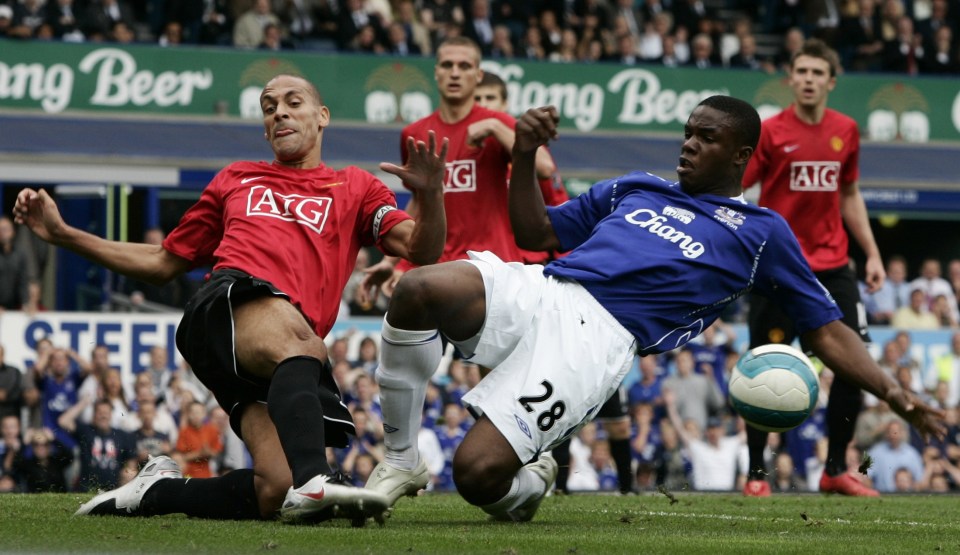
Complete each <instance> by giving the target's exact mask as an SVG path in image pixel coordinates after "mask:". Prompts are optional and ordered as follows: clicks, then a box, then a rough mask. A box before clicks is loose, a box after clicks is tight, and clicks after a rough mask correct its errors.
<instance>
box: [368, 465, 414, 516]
mask: <svg viewBox="0 0 960 555" xmlns="http://www.w3.org/2000/svg"><path fill="white" fill-rule="evenodd" d="M429 483H430V472H429V471H428V470H427V465H426V463H424V462H423V459H422V458H421V459H420V462H419V463H417V467H416V468H414V469H413V470H402V469H400V468H396V467H393V466H390V465H389V464H387V463H386V462H381V463H379V464H377V467H376V468H374V469H373V472H371V473H370V478H368V479H367V484H366V486H365V487H366V489H369V490H373V491H378V492H380V493H382V494H383V495H385V496H387V499H388V500H389V501H390V507H393V505H394V504H395V503H396V502H397V500H399V499H400V498H401V497H403V496H404V495H406V496H408V497H416V495H417V493H418V492H419V491H420V490H422V489H424V488H426V487H427V484H429Z"/></svg>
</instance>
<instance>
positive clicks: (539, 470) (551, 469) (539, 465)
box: [493, 455, 559, 522]
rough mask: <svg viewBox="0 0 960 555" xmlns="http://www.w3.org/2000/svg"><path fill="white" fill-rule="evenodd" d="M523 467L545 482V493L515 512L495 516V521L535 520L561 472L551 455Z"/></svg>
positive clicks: (541, 457)
mask: <svg viewBox="0 0 960 555" xmlns="http://www.w3.org/2000/svg"><path fill="white" fill-rule="evenodd" d="M523 467H524V468H527V469H529V470H531V471H532V472H533V473H534V474H536V475H537V476H538V477H539V478H540V479H541V480H543V481H544V483H545V484H546V486H545V487H544V488H543V493H541V494H540V495H538V496H536V497H532V498H530V499H529V500H527V502H526V503H524V504H523V505H520V506H519V507H517V508H515V509H513V510H510V511H505V512H504V513H502V514H499V515H493V518H494V520H507V521H510V520H512V521H514V522H527V521H529V520H531V519H533V515H535V514H537V509H539V508H540V503H541V502H542V501H543V498H544V497H546V496H547V494H548V493H549V492H550V489H551V488H552V487H553V483H554V482H555V481H556V480H557V471H558V470H559V467H558V466H557V461H556V459H554V458H553V457H551V456H550V455H541V456H540V458H539V459H537V460H535V461H533V462H531V463H527V464H525V465H524V466H523Z"/></svg>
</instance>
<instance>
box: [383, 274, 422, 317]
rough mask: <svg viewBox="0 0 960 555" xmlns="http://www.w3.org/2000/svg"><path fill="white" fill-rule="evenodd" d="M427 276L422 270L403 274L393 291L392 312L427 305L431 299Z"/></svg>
mask: <svg viewBox="0 0 960 555" xmlns="http://www.w3.org/2000/svg"><path fill="white" fill-rule="evenodd" d="M427 275H428V274H427V273H426V272H423V271H421V269H420V268H417V269H415V270H410V271H409V272H407V273H405V274H403V276H402V277H401V278H400V281H399V282H397V286H396V287H395V288H394V290H393V297H392V298H391V299H390V312H395V311H404V310H407V309H415V308H416V307H422V306H423V305H425V304H427V301H428V300H429V298H430V286H429V279H428V278H427Z"/></svg>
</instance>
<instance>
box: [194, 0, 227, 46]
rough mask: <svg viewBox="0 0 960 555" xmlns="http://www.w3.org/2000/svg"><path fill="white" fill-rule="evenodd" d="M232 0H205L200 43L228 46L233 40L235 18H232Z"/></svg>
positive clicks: (201, 18) (201, 17)
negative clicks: (230, 5) (230, 7)
mask: <svg viewBox="0 0 960 555" xmlns="http://www.w3.org/2000/svg"><path fill="white" fill-rule="evenodd" d="M229 2H230V0H204V2H203V14H202V15H201V16H200V30H199V33H200V34H199V39H198V40H199V42H200V44H215V45H221V46H227V45H229V44H230V43H231V42H232V37H231V34H232V29H233V20H232V19H231V18H230V9H229Z"/></svg>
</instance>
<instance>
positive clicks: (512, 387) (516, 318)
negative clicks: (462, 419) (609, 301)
mask: <svg viewBox="0 0 960 555" xmlns="http://www.w3.org/2000/svg"><path fill="white" fill-rule="evenodd" d="M469 256H470V259H469V260H468V261H467V262H469V263H471V264H473V265H474V266H476V267H477V268H478V269H479V270H480V272H481V274H482V275H483V282H484V286H485V287H486V293H487V295H486V296H487V314H486V321H485V322H484V324H483V329H482V330H481V331H480V334H479V336H478V338H479V342H477V343H476V348H475V349H473V354H472V355H469V353H470V351H465V352H464V355H469V356H468V357H467V359H466V360H468V361H470V362H474V363H476V364H479V365H482V366H486V367H488V368H492V369H493V371H492V372H490V374H489V375H487V376H486V377H485V378H484V379H483V380H481V381H480V383H479V384H478V385H477V386H476V387H474V388H473V389H472V390H470V392H469V393H467V394H466V395H465V396H464V398H463V402H464V403H465V404H466V405H467V407H468V408H470V410H471V411H472V412H473V413H474V414H476V415H479V414H484V415H486V416H487V417H488V418H489V419H490V421H491V422H492V423H493V424H494V425H495V426H496V427H497V429H498V430H499V431H500V433H502V434H503V435H504V437H506V438H507V441H509V442H510V445H511V446H512V447H513V449H514V451H516V453H517V456H518V457H519V458H520V460H521V461H522V462H524V463H526V462H530V461H532V460H534V459H535V458H536V457H538V456H539V454H540V453H541V452H544V451H548V450H550V449H551V448H552V447H553V446H555V445H556V444H559V443H560V442H561V441H563V440H564V439H566V438H567V437H569V436H571V435H573V434H574V433H576V432H577V430H579V429H580V428H581V427H583V426H584V425H585V424H586V423H587V422H589V421H590V420H591V419H592V418H593V417H594V415H595V414H596V412H597V410H599V409H600V406H601V405H603V403H604V401H606V400H607V398H608V397H610V396H611V395H612V394H613V393H614V392H615V391H616V390H617V387H618V386H619V385H620V382H621V381H623V378H624V376H626V374H627V372H628V371H629V370H630V368H631V366H632V365H633V358H634V355H635V349H636V342H635V340H634V338H633V335H631V334H630V332H628V331H627V330H626V329H625V328H624V327H623V326H621V325H620V323H618V322H617V321H616V320H615V319H614V318H613V316H611V315H610V313H609V312H607V310H606V309H605V308H603V307H602V306H601V305H600V303H598V302H597V301H596V299H594V298H593V296H591V295H590V294H589V293H588V292H587V291H586V289H584V288H583V287H582V286H580V284H578V283H576V282H575V281H571V280H564V279H558V278H555V277H552V276H545V275H543V267H542V266H539V265H530V266H525V265H523V264H520V263H516V262H511V263H505V262H503V261H502V260H500V259H499V258H497V256H496V255H494V254H492V253H490V252H482V253H477V252H470V253H469ZM468 343H472V342H468ZM458 347H461V351H462V345H459V344H458Z"/></svg>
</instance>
